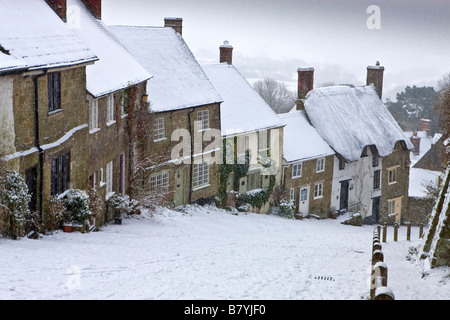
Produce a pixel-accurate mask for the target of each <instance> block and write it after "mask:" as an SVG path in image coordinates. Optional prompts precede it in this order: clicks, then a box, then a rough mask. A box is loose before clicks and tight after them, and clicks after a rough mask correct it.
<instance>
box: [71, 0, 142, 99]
mask: <svg viewBox="0 0 450 320" xmlns="http://www.w3.org/2000/svg"><path fill="white" fill-rule="evenodd" d="M67 5H68V7H69V6H76V7H78V8H80V20H79V28H78V27H77V26H75V27H74V28H73V29H74V32H75V33H76V34H77V35H78V36H79V37H80V38H81V39H82V40H83V41H84V42H85V43H86V44H87V45H89V46H90V47H91V48H92V50H93V51H94V52H95V53H96V54H97V56H98V57H99V58H100V60H99V61H97V62H96V63H95V64H94V65H90V66H88V67H87V69H86V78H87V79H86V82H87V84H86V86H87V90H88V91H89V92H90V93H91V94H92V95H93V96H95V97H100V96H102V95H105V94H108V93H111V92H114V91H117V90H120V89H124V88H127V87H129V86H131V85H135V84H137V83H140V82H143V81H145V80H148V79H149V78H150V77H151V74H150V73H149V72H147V70H145V69H144V68H143V67H142V66H141V65H140V64H139V63H138V62H137V61H136V60H135V59H134V58H133V56H132V55H131V54H130V53H129V52H128V51H127V50H126V49H125V48H124V46H123V45H122V44H121V43H120V42H119V40H118V39H117V38H116V37H115V36H114V35H113V34H111V33H110V32H109V31H108V30H107V28H106V26H105V25H104V23H103V22H102V21H101V20H98V19H96V18H95V17H94V16H93V15H92V14H91V12H90V11H89V10H88V9H87V8H86V7H85V6H84V4H83V3H82V2H81V1H80V0H68V1H67Z"/></svg>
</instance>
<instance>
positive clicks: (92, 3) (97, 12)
mask: <svg viewBox="0 0 450 320" xmlns="http://www.w3.org/2000/svg"><path fill="white" fill-rule="evenodd" d="M81 2H83V3H84V5H85V6H86V8H88V9H89V11H90V12H91V13H92V14H93V15H94V17H95V18H97V19H100V20H101V19H102V0H81Z"/></svg>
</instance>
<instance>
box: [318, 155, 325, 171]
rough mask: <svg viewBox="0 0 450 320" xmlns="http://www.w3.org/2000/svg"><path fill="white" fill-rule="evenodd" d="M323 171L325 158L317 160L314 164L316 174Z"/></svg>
mask: <svg viewBox="0 0 450 320" xmlns="http://www.w3.org/2000/svg"><path fill="white" fill-rule="evenodd" d="M324 171H325V158H319V159H317V163H316V173H319V172H324Z"/></svg>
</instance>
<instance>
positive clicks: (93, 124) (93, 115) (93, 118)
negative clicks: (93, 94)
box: [89, 99, 98, 132]
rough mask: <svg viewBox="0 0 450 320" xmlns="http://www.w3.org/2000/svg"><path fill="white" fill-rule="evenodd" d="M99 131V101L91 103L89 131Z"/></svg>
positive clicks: (95, 100)
mask: <svg viewBox="0 0 450 320" xmlns="http://www.w3.org/2000/svg"><path fill="white" fill-rule="evenodd" d="M95 129H98V100H97V99H93V100H90V101H89V131H91V132H92V131H94V130H95Z"/></svg>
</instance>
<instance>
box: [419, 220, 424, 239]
mask: <svg viewBox="0 0 450 320" xmlns="http://www.w3.org/2000/svg"><path fill="white" fill-rule="evenodd" d="M422 237H423V223H421V224H420V230H419V238H422Z"/></svg>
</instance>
